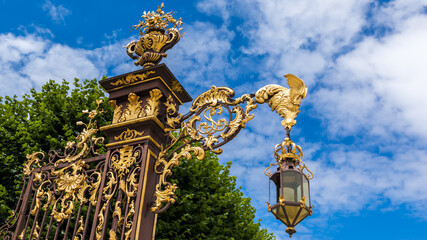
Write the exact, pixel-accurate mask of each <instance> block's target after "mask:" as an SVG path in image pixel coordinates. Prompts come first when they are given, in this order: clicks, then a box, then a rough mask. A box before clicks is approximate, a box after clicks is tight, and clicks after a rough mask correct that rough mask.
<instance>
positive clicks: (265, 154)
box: [0, 0, 427, 240]
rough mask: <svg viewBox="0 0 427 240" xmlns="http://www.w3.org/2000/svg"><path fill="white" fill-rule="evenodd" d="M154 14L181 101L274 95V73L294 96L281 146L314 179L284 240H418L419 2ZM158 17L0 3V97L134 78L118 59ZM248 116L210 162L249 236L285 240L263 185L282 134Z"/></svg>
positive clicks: (271, 120)
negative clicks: (224, 179)
mask: <svg viewBox="0 0 427 240" xmlns="http://www.w3.org/2000/svg"><path fill="white" fill-rule="evenodd" d="M164 2H165V10H166V11H170V10H173V11H175V12H176V16H177V17H182V19H183V22H184V24H183V28H184V30H183V32H186V35H185V36H184V38H182V39H181V41H180V42H179V43H178V44H177V45H176V46H175V47H174V48H173V49H171V50H169V51H168V52H167V53H168V57H167V58H166V59H164V62H165V63H166V64H167V65H168V66H169V68H170V69H171V70H172V72H173V73H174V74H175V75H176V76H177V78H178V79H179V80H180V82H181V83H182V84H183V86H184V87H185V88H186V89H187V90H188V92H189V93H190V94H191V95H192V96H193V98H194V97H196V96H197V95H198V94H200V93H202V92H203V91H205V90H208V89H209V87H210V86H211V85H216V86H229V87H232V88H234V89H235V91H236V95H237V96H238V95H241V94H243V93H253V92H255V91H256V90H257V89H259V88H260V87H262V86H264V85H266V84H270V83H275V84H281V85H286V83H285V80H284V78H283V77H282V76H283V75H284V74H287V73H292V74H295V75H297V76H299V77H300V78H301V79H303V80H304V81H305V82H306V84H307V85H308V89H309V92H308V94H307V97H306V99H304V100H303V102H302V107H301V110H302V112H301V113H300V114H299V116H298V117H297V119H296V120H297V122H298V123H297V125H296V127H295V128H294V129H293V131H292V137H293V139H294V141H295V142H296V143H297V144H299V145H301V147H302V148H303V150H304V159H305V162H306V164H307V165H308V167H309V168H310V169H311V170H312V171H313V172H314V174H315V177H314V179H313V180H312V182H311V184H312V185H311V189H312V190H311V191H312V201H313V202H312V203H313V205H315V208H314V214H313V216H312V217H310V218H308V219H306V220H305V221H303V222H302V223H301V224H300V225H298V226H297V228H296V229H297V233H296V234H295V235H294V236H293V239H296V240H302V239H319V240H325V239H326V240H328V239H338V240H341V239H393V240H394V239H396V240H423V239H427V217H426V214H427V208H426V207H425V206H426V205H427V187H426V185H427V175H426V174H425V173H426V172H427V150H426V147H425V146H427V124H426V123H427V108H426V107H425V104H426V103H427V94H426V91H425V89H426V87H427V81H426V76H427V67H426V63H427V44H426V43H427V1H425V0H394V1H374V0H346V1H342V0H310V1H308V0H299V1H293V0H229V1H227V0H216V1H215V0H200V1H164ZM160 3H161V1H120V2H119V1H77V0H75V1H45V0H41V1H6V0H0V22H1V24H0V84H1V86H2V88H0V96H4V95H13V94H16V95H22V94H23V93H26V92H29V89H30V88H31V87H35V88H36V89H39V88H40V86H41V85H43V84H44V83H45V82H46V81H47V80H48V79H55V80H61V79H68V80H71V79H73V78H74V77H77V78H100V77H101V76H102V75H107V76H115V75H118V74H121V73H125V72H129V71H132V70H136V69H137V68H136V67H135V66H133V64H132V61H131V59H129V58H128V56H127V55H126V54H125V52H124V49H122V48H121V47H122V46H123V45H125V44H126V43H128V42H129V41H131V40H134V39H137V37H138V35H137V33H138V32H137V31H132V32H131V31H130V30H131V25H134V24H137V23H138V20H139V18H140V16H141V15H142V12H143V11H144V10H155V9H156V8H157V6H158V5H160ZM255 114H256V117H255V118H254V119H253V120H252V121H251V122H250V123H249V124H248V125H247V126H248V127H247V129H246V130H244V131H242V132H241V133H240V134H239V136H238V137H237V138H236V139H235V140H234V141H233V142H232V143H230V144H228V145H227V146H226V147H224V153H223V154H222V155H220V160H221V161H222V162H226V161H233V167H232V173H233V174H234V175H236V176H237V179H238V180H237V181H238V183H239V185H241V186H242V187H243V190H244V193H245V196H248V197H251V198H252V204H253V205H254V206H255V207H256V208H257V217H258V218H261V219H262V226H263V227H266V228H268V230H269V231H270V232H274V233H275V234H276V236H278V237H279V239H281V238H287V237H286V234H285V233H284V231H285V227H284V226H283V225H282V224H280V223H279V222H278V221H277V220H275V219H274V217H273V216H272V215H271V214H269V213H268V212H267V210H266V204H265V202H266V201H267V200H268V199H267V193H268V190H267V187H268V184H267V177H265V175H264V173H263V171H264V168H265V167H266V166H268V165H269V163H270V162H272V161H273V147H274V145H275V144H277V143H279V142H280V141H282V140H283V138H284V131H283V130H282V127H281V125H280V118H279V117H278V116H277V115H276V114H275V113H272V112H271V111H270V109H269V108H268V107H267V106H260V107H258V108H257V109H256V112H255Z"/></svg>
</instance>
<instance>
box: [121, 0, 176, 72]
mask: <svg viewBox="0 0 427 240" xmlns="http://www.w3.org/2000/svg"><path fill="white" fill-rule="evenodd" d="M163 7H164V4H163V3H162V4H161V5H160V7H158V9H157V11H149V12H145V11H144V14H143V15H142V16H141V18H143V20H142V21H139V24H137V25H134V26H133V28H134V29H140V31H139V35H141V37H140V38H139V41H132V42H130V43H129V44H128V45H126V52H127V54H128V55H129V56H130V57H131V58H132V59H135V60H136V59H137V61H136V62H135V65H137V66H138V65H140V66H142V67H143V68H148V67H151V66H154V65H156V64H158V63H159V62H160V61H161V60H162V58H163V57H167V54H166V53H165V52H166V50H168V49H170V48H172V47H173V46H174V45H175V44H176V43H177V42H178V41H179V39H180V38H181V37H182V36H183V35H181V34H180V31H181V30H182V28H179V27H180V26H181V24H182V21H181V18H179V19H178V20H177V19H175V18H174V17H173V12H169V13H165V12H164V11H163V10H162V8H163ZM170 25H171V26H172V27H169V26H170Z"/></svg>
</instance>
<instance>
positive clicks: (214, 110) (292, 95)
mask: <svg viewBox="0 0 427 240" xmlns="http://www.w3.org/2000/svg"><path fill="white" fill-rule="evenodd" d="M285 77H286V78H287V81H288V85H289V86H290V89H287V88H285V87H282V86H279V85H267V86H265V87H263V88H261V89H259V90H258V91H257V92H256V93H255V94H244V95H242V96H241V97H239V98H233V97H234V91H233V90H232V89H231V88H228V87H215V86H212V87H211V89H210V90H208V91H206V92H204V93H202V94H200V95H199V96H198V97H197V98H196V99H195V100H194V101H193V103H192V105H191V107H190V111H189V113H188V114H186V115H182V114H180V113H178V112H177V107H176V104H175V103H174V101H173V98H172V96H168V98H167V100H166V103H164V104H165V106H166V123H167V126H168V128H167V129H166V130H167V131H170V132H179V134H178V136H177V137H176V138H174V139H173V140H172V143H171V144H169V145H168V146H167V147H164V150H162V152H161V153H160V155H159V157H158V159H157V161H156V164H155V171H156V172H157V173H158V174H160V181H159V183H158V184H157V186H156V193H155V199H156V200H155V204H154V206H153V207H152V209H151V210H152V211H156V212H159V211H160V210H159V209H160V207H161V205H162V203H165V202H167V203H173V202H174V201H175V200H174V192H175V190H176V188H177V186H176V185H174V184H171V183H169V182H167V181H166V177H167V176H169V175H170V174H171V171H170V168H172V167H173V166H176V165H178V164H179V159H180V156H181V155H180V154H181V153H183V154H187V153H188V152H189V151H190V149H191V147H190V144H191V143H193V142H199V143H200V147H198V148H200V149H201V150H200V151H205V150H210V151H212V152H214V153H217V154H220V153H221V152H222V149H221V148H219V147H220V146H222V145H223V144H225V143H226V142H228V141H230V140H231V139H232V138H234V137H235V136H236V135H237V134H238V133H239V131H240V130H241V129H243V128H244V127H245V126H246V123H247V122H249V121H250V120H251V119H253V117H254V115H253V114H251V113H250V112H251V111H252V110H253V109H255V108H256V107H257V104H262V103H266V102H268V104H269V105H270V107H271V109H272V110H273V111H276V112H277V113H279V115H280V116H281V117H283V118H284V120H283V121H282V125H283V126H284V127H285V129H286V130H287V131H288V130H289V131H290V130H291V128H292V126H293V125H295V123H296V121H295V117H296V116H297V114H298V113H299V106H300V104H301V99H302V98H304V97H305V95H306V94H307V88H306V87H305V84H304V82H303V81H302V80H301V79H299V78H297V77H296V76H294V75H291V74H288V75H285ZM223 116H227V117H223ZM178 130H179V131H178ZM280 146H281V145H280ZM172 147H174V149H175V150H173V151H172V150H171V149H172ZM283 147H284V148H286V149H290V152H288V153H287V152H286V151H285V152H284V153H286V154H292V156H295V158H296V161H297V163H298V164H297V165H298V166H299V167H300V170H301V171H302V170H303V169H307V168H306V166H305V164H304V163H303V162H302V161H301V158H302V150H301V148H300V147H299V146H298V145H296V144H294V143H293V142H292V141H290V140H289V139H288V140H287V139H285V141H284V143H283ZM170 151H172V153H169V154H167V153H168V152H170ZM298 151H299V152H298ZM277 153H278V152H277V151H276V152H275V154H277ZM276 157H280V156H276ZM282 157H283V156H282ZM278 164H279V163H274V164H270V166H269V167H268V168H267V169H266V170H265V174H266V175H271V174H272V173H271V171H268V169H269V168H270V167H271V166H274V165H278ZM279 166H280V165H279ZM307 171H308V172H309V173H310V174H311V172H310V171H309V170H308V169H307ZM310 174H308V177H309V178H310V177H312V174H311V175H310Z"/></svg>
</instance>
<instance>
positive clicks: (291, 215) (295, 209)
mask: <svg viewBox="0 0 427 240" xmlns="http://www.w3.org/2000/svg"><path fill="white" fill-rule="evenodd" d="M300 210H301V207H300V206H299V205H297V206H291V205H285V211H286V214H287V215H288V219H289V225H288V227H289V226H295V225H296V224H293V223H294V221H295V218H297V216H298V215H299V213H300Z"/></svg>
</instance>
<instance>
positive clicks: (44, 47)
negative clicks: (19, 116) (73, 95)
mask: <svg viewBox="0 0 427 240" xmlns="http://www.w3.org/2000/svg"><path fill="white" fill-rule="evenodd" d="M126 41H127V40H123V42H126ZM123 42H115V43H112V44H110V45H106V46H103V47H101V48H97V49H94V50H85V49H79V48H71V47H69V46H67V45H63V44H57V43H54V42H52V41H51V40H49V39H48V38H43V37H40V36H37V35H35V34H27V35H25V36H16V35H14V34H11V33H8V34H0V52H2V54H1V55H0V72H1V75H0V82H1V83H2V84H3V86H4V87H3V88H1V89H0V96H4V95H14V94H16V95H22V94H23V93H26V92H28V91H29V90H30V88H32V87H35V88H39V87H41V86H42V85H43V84H44V83H45V82H47V81H48V80H49V79H54V80H57V81H61V80H62V79H66V80H69V81H71V80H72V79H74V78H82V79H85V78H88V79H92V78H100V77H101V76H102V75H104V74H108V73H111V74H116V75H117V74H121V73H124V72H128V71H131V70H136V67H135V66H133V64H132V63H131V62H130V61H131V59H130V58H128V56H127V55H126V54H125V51H124V49H123V48H122V46H123V45H124V43H123ZM125 63H127V64H125ZM125 65H126V66H125Z"/></svg>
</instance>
